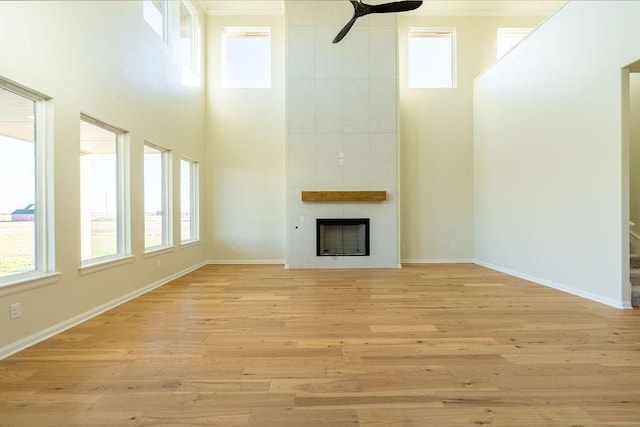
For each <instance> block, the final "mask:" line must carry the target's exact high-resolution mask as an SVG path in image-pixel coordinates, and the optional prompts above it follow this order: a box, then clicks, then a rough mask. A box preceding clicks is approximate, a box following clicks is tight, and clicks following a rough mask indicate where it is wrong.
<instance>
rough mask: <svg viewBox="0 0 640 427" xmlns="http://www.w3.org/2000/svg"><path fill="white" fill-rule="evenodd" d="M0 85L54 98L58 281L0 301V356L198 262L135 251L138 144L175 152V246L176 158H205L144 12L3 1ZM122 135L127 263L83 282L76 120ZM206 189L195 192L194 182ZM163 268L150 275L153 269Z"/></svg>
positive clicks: (200, 128) (195, 94) (90, 4)
mask: <svg viewBox="0 0 640 427" xmlns="http://www.w3.org/2000/svg"><path fill="white" fill-rule="evenodd" d="M0 45H1V46H2V54H1V60H0V76H2V77H4V78H6V79H10V80H13V81H15V82H17V83H20V84H22V85H24V86H26V87H29V88H31V89H33V90H36V91H39V92H41V93H43V94H45V95H47V96H50V97H51V98H52V101H51V102H50V104H51V105H52V111H53V116H52V117H51V120H52V121H53V123H52V124H53V126H52V129H53V130H52V134H51V135H49V136H50V137H52V138H53V153H52V154H53V165H54V169H53V172H54V178H53V180H54V182H53V189H54V196H55V206H54V208H55V212H54V214H55V215H54V218H55V224H54V226H55V257H56V270H57V271H58V272H60V273H61V276H60V280H59V281H58V282H57V283H55V284H53V285H50V286H46V287H42V288H38V289H34V290H30V291H25V292H20V293H14V294H11V295H8V296H5V297H2V298H0V312H2V313H7V312H8V307H9V305H10V304H13V303H17V302H19V303H21V305H22V317H21V318H19V319H17V320H13V321H10V320H9V316H8V315H4V314H3V315H1V316H0V357H2V356H3V355H6V354H9V353H11V352H13V351H16V350H18V349H19V348H20V347H21V346H24V345H28V344H30V343H32V342H33V341H35V340H37V339H39V338H42V337H44V336H46V335H47V334H50V333H53V332H56V331H58V330H59V329H60V328H62V327H66V326H70V325H71V324H72V323H73V322H76V321H79V320H82V319H83V318H86V316H88V315H91V314H95V313H96V312H97V311H99V310H102V309H105V308H107V307H109V306H110V305H111V304H112V303H114V302H117V301H121V300H122V299H123V298H127V297H130V296H133V295H135V294H136V293H138V292H140V291H142V290H144V289H145V288H146V287H148V286H153V285H155V284H159V283H162V282H163V281H164V280H166V279H167V278H170V277H174V276H175V275H178V274H180V273H182V272H184V271H186V270H188V269H190V268H193V267H195V266H198V265H199V264H201V263H202V262H203V261H204V245H203V244H195V245H191V246H189V247H184V248H181V247H180V245H179V244H177V245H176V247H175V248H173V249H172V250H170V251H167V252H165V253H163V254H161V255H158V256H153V257H148V256H144V255H143V251H144V229H143V228H144V214H143V196H142V191H143V183H142V178H143V174H142V162H143V144H144V141H145V140H146V141H150V142H153V143H154V144H157V145H160V146H162V147H165V148H168V149H171V150H172V152H173V160H174V162H173V168H174V172H175V173H174V174H173V176H174V182H173V189H174V194H175V195H176V197H175V200H174V204H173V208H174V212H175V213H176V215H175V216H174V242H179V241H180V228H179V215H178V214H177V213H178V212H179V198H178V195H179V185H178V184H179V183H178V181H177V178H178V177H179V173H178V171H179V169H178V167H179V164H178V161H179V158H180V156H181V155H186V156H188V157H190V158H192V159H194V160H196V161H199V162H202V161H203V160H204V159H203V157H204V146H203V139H204V91H203V88H202V87H187V86H183V85H182V77H181V73H180V65H179V61H178V60H177V59H176V58H175V57H174V56H173V54H172V52H171V51H170V49H169V48H168V47H167V45H166V44H165V43H164V42H163V41H161V40H160V39H159V38H158V36H157V35H156V34H155V33H154V32H153V30H152V29H151V28H150V27H149V26H148V25H147V23H146V22H145V21H144V20H143V18H142V4H141V2H117V1H113V2H94V1H87V2H85V1H74V2H59V1H55V2H46V1H37V2H0ZM81 112H82V113H86V114H88V115H90V116H93V117H95V118H97V119H99V120H102V121H104V122H106V123H109V124H112V125H114V126H118V127H120V128H123V129H125V130H127V131H129V132H130V147H131V148H130V152H131V223H132V252H133V255H134V256H135V258H134V260H133V261H132V262H131V263H129V264H126V265H122V266H118V267H114V268H111V269H107V270H104V271H99V272H95V273H92V274H86V275H82V276H81V275H80V273H79V270H78V267H79V266H80V228H79V224H80V196H79V193H80V191H79V190H80V185H79V178H80V154H79V149H80V142H79V136H80V113H81ZM203 184H204V183H203ZM158 263H159V264H160V266H157V264H158Z"/></svg>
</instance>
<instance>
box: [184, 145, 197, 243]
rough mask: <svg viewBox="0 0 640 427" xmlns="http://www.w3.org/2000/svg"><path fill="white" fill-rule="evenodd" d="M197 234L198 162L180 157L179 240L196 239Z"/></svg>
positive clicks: (185, 241) (189, 240) (188, 240)
mask: <svg viewBox="0 0 640 427" xmlns="http://www.w3.org/2000/svg"><path fill="white" fill-rule="evenodd" d="M199 238H200V236H199V218H198V163H196V162H194V161H192V160H189V159H184V158H183V159H180V240H181V241H182V243H188V242H192V241H196V240H198V239H199Z"/></svg>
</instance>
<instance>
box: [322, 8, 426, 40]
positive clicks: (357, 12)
mask: <svg viewBox="0 0 640 427" xmlns="http://www.w3.org/2000/svg"><path fill="white" fill-rule="evenodd" d="M349 1H350V2H351V4H352V5H353V17H351V19H350V20H349V22H347V24H346V25H345V26H344V27H343V28H342V29H341V30H340V32H339V33H338V35H337V36H336V37H335V38H334V39H333V43H338V42H339V41H340V40H342V39H343V38H344V36H346V35H347V33H348V32H349V30H350V29H351V27H353V24H355V22H356V20H357V19H358V18H360V17H361V16H365V15H368V14H370V13H394V12H407V11H409V10H414V9H417V8H419V7H420V6H421V5H422V0H402V1H396V2H392V3H383V4H376V5H370V4H366V3H362V0H349Z"/></svg>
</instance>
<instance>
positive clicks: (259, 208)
mask: <svg viewBox="0 0 640 427" xmlns="http://www.w3.org/2000/svg"><path fill="white" fill-rule="evenodd" d="M207 19H208V49H207V64H208V69H207V78H208V90H207V106H208V108H207V165H208V174H207V183H208V189H207V192H206V203H207V216H206V222H207V230H208V233H207V239H208V246H207V248H208V249H207V258H208V260H209V261H211V262H225V263H235V262H238V263H247V262H253V263H256V262H257V263H274V262H275V263H282V264H283V263H284V250H285V232H284V224H285V176H286V167H285V161H286V153H285V101H284V98H285V89H284V17H283V15H276V16H268V15H266V16H208V17H207ZM225 26H228V27H234V26H235V27H251V26H253V27H270V28H271V39H272V43H271V49H272V50H271V59H272V73H271V75H272V87H271V88H269V89H227V88H223V87H222V52H221V48H222V40H221V35H222V30H223V28H224V27H225Z"/></svg>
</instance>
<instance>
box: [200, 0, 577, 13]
mask: <svg viewBox="0 0 640 427" xmlns="http://www.w3.org/2000/svg"><path fill="white" fill-rule="evenodd" d="M285 1H300V0H199V3H200V5H201V6H202V8H203V9H204V10H205V11H206V12H207V13H210V14H242V13H243V12H246V13H251V14H257V13H265V14H278V13H282V11H283V10H284V2H285ZM324 1H337V2H346V1H347V0H324ZM391 1H394V0H365V3H370V4H381V3H387V2H391ZM564 3H566V0H425V1H424V4H423V5H422V6H420V8H418V9H417V10H415V11H413V12H408V13H411V14H415V15H431V14H434V15H445V14H453V15H473V14H479V15H490V14H498V15H502V14H516V15H549V14H550V13H553V12H554V11H556V10H557V9H558V8H559V7H560V6H562V5H563V4H564ZM405 13H406V12H405Z"/></svg>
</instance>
